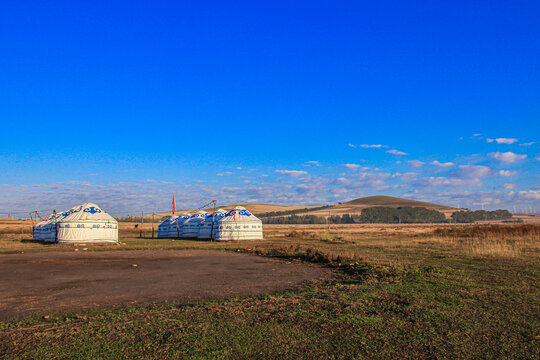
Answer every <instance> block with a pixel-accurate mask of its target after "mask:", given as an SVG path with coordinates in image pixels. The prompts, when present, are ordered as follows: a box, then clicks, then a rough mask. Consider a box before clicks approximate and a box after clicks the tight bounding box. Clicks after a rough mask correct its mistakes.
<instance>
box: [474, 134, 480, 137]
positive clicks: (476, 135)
mask: <svg viewBox="0 0 540 360" xmlns="http://www.w3.org/2000/svg"><path fill="white" fill-rule="evenodd" d="M480 135H482V134H473V136H475V137H478V136H480Z"/></svg>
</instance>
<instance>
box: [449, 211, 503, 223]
mask: <svg viewBox="0 0 540 360" xmlns="http://www.w3.org/2000/svg"><path fill="white" fill-rule="evenodd" d="M511 218H512V214H511V213H510V212H509V211H508V210H494V211H485V210H476V211H456V212H455V213H453V214H452V220H454V221H455V222H458V223H473V222H475V221H482V220H507V219H511Z"/></svg>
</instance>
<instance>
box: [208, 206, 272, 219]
mask: <svg viewBox="0 0 540 360" xmlns="http://www.w3.org/2000/svg"><path fill="white" fill-rule="evenodd" d="M218 221H219V222H237V221H261V220H260V219H259V218H258V217H256V216H255V215H253V214H252V213H250V212H249V211H248V210H247V209H246V208H245V207H243V206H236V207H235V208H234V209H232V210H230V211H229V212H228V213H227V214H225V216H224V217H222V218H221V219H219V220H218Z"/></svg>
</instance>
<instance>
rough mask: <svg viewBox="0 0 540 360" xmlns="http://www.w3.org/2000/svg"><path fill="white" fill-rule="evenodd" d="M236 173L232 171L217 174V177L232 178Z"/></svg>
mask: <svg viewBox="0 0 540 360" xmlns="http://www.w3.org/2000/svg"><path fill="white" fill-rule="evenodd" d="M233 174H234V173H233V172H231V171H225V172H222V173H217V174H216V175H217V176H231V175H233Z"/></svg>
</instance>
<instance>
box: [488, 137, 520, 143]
mask: <svg viewBox="0 0 540 360" xmlns="http://www.w3.org/2000/svg"><path fill="white" fill-rule="evenodd" d="M489 140H492V141H488V142H493V139H489ZM517 141H518V139H514V138H496V139H495V142H497V144H513V143H515V142H517Z"/></svg>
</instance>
